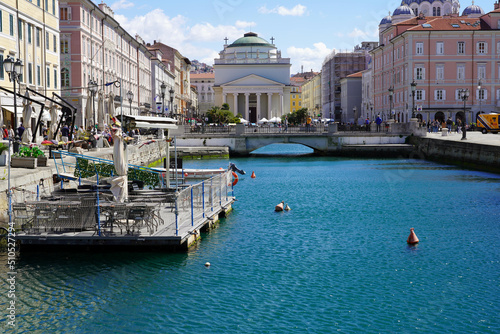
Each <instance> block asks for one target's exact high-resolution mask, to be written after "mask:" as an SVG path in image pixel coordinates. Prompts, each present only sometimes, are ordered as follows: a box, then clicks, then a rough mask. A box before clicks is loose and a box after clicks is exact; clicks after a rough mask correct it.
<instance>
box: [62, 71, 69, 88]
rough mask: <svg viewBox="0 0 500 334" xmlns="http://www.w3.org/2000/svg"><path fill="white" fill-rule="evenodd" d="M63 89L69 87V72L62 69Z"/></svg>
mask: <svg viewBox="0 0 500 334" xmlns="http://www.w3.org/2000/svg"><path fill="white" fill-rule="evenodd" d="M61 87H69V70H68V69H67V68H63V69H61Z"/></svg>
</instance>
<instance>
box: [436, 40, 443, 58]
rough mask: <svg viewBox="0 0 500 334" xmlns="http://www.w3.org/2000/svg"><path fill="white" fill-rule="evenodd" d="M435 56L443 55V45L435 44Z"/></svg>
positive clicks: (441, 43)
mask: <svg viewBox="0 0 500 334" xmlns="http://www.w3.org/2000/svg"><path fill="white" fill-rule="evenodd" d="M436 54H438V55H442V54H444V43H443V42H437V43H436Z"/></svg>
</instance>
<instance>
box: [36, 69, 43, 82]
mask: <svg viewBox="0 0 500 334" xmlns="http://www.w3.org/2000/svg"><path fill="white" fill-rule="evenodd" d="M36 84H37V85H38V86H41V85H42V69H41V68H40V65H36Z"/></svg>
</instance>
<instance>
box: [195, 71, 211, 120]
mask: <svg viewBox="0 0 500 334" xmlns="http://www.w3.org/2000/svg"><path fill="white" fill-rule="evenodd" d="M214 82H215V75H214V73H191V85H192V86H195V87H196V90H197V92H198V105H199V113H200V114H205V113H206V112H207V111H208V110H210V109H211V108H212V107H215V93H214V90H213V87H214Z"/></svg>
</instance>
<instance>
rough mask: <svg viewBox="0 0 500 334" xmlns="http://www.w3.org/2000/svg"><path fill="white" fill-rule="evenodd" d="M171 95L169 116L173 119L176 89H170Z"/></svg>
mask: <svg viewBox="0 0 500 334" xmlns="http://www.w3.org/2000/svg"><path fill="white" fill-rule="evenodd" d="M168 93H169V94H170V107H169V108H168V112H169V116H170V117H172V104H173V103H174V93H175V92H174V89H173V88H172V87H170V90H169V91H168Z"/></svg>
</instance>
